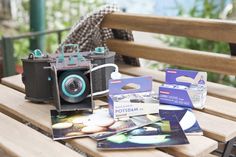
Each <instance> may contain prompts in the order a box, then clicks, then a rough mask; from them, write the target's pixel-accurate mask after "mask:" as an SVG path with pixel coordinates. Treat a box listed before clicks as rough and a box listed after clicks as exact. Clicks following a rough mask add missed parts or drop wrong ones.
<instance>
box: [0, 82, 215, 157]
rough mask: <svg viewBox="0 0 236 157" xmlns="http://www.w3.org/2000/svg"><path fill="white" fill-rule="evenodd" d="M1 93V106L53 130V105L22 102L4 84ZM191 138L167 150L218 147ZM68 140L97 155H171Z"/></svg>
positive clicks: (20, 96) (205, 151) (185, 151)
mask: <svg viewBox="0 0 236 157" xmlns="http://www.w3.org/2000/svg"><path fill="white" fill-rule="evenodd" d="M0 95H4V97H0V108H2V109H3V110H6V111H7V112H11V113H14V114H15V115H16V116H19V117H22V115H24V118H25V119H27V121H29V122H30V123H32V124H33V125H35V126H40V128H41V129H44V130H45V131H47V132H49V130H51V124H50V116H49V109H50V108H51V107H49V105H38V106H41V107H43V108H44V109H41V108H39V107H35V104H31V107H30V103H29V102H22V101H23V100H24V94H23V93H20V92H18V91H16V90H14V89H11V88H8V87H6V86H3V85H0ZM16 102H17V103H16ZM19 102H21V103H19ZM40 114H41V116H40ZM36 115H37V116H36ZM39 119H40V120H39ZM189 140H190V144H189V145H185V146H181V147H178V148H168V149H167V150H166V151H167V152H168V153H173V155H174V156H183V155H184V156H197V155H198V154H201V153H203V154H208V153H210V152H211V151H213V150H215V149H216V148H217V142H216V141H214V140H211V139H209V138H206V137H203V136H198V140H192V138H190V139H189ZM67 142H68V143H69V144H71V145H73V146H75V145H76V147H78V148H79V149H80V150H81V151H84V152H86V153H88V154H90V155H96V156H109V157H110V156H117V157H120V156H139V154H142V155H143V156H152V155H153V154H155V155H156V156H158V154H159V155H160V156H169V155H168V154H165V153H163V152H161V151H158V150H155V149H148V150H143V151H141V150H139V151H136V150H135V151H127V152H126V151H125V153H121V152H120V151H97V150H96V142H95V141H93V140H92V139H90V138H82V139H73V140H67ZM199 145H205V147H204V148H202V147H199ZM192 148H195V150H194V151H192ZM121 154H122V155H121Z"/></svg>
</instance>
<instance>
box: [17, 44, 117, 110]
mask: <svg viewBox="0 0 236 157" xmlns="http://www.w3.org/2000/svg"><path fill="white" fill-rule="evenodd" d="M65 47H76V52H71V53H64V48H65ZM61 51H62V52H61V53H60V54H53V55H48V54H44V53H42V52H41V51H40V50H35V51H34V52H33V53H31V54H29V56H28V58H26V59H22V62H23V74H22V81H23V83H24V84H25V93H26V97H25V98H26V99H28V100H31V101H33V102H48V101H53V104H54V106H55V107H56V108H57V110H58V111H71V110H89V111H92V110H93V108H94V103H93V96H94V95H100V94H103V93H106V92H107V89H108V80H109V79H110V76H111V73H112V72H113V71H114V69H115V66H110V64H111V63H114V56H115V52H110V51H108V50H106V49H104V48H103V47H98V48H96V49H95V51H89V52H79V49H78V45H74V44H67V45H64V46H63V47H62V50H61ZM115 70H116V69H115Z"/></svg>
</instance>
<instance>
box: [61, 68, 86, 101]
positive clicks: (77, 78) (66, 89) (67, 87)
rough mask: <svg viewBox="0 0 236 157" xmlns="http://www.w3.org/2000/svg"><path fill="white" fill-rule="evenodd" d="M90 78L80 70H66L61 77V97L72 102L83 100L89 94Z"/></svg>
mask: <svg viewBox="0 0 236 157" xmlns="http://www.w3.org/2000/svg"><path fill="white" fill-rule="evenodd" d="M88 86H89V83H88V79H87V77H86V76H84V75H83V73H81V72H80V71H75V72H71V71H70V72H65V73H63V74H62V75H61V76H60V77H59V90H60V91H59V92H60V96H61V98H63V99H64V100H65V101H67V102H70V103H77V102H80V101H82V100H83V99H84V98H86V96H87V95H88V93H89V91H88V89H89V88H88Z"/></svg>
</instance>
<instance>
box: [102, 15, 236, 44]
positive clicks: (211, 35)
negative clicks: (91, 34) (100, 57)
mask: <svg viewBox="0 0 236 157" xmlns="http://www.w3.org/2000/svg"><path fill="white" fill-rule="evenodd" d="M102 27H107V28H115V29H127V30H134V31H143V32H152V33H161V34H170V35H177V36H186V37H195V38H202V39H208V40H214V41H225V42H232V43H236V37H235V36H234V35H232V34H236V22H235V21H228V20H227V21H226V20H215V19H200V18H184V17H162V16H152V15H138V14H127V13H113V14H108V15H106V16H105V18H104V19H103V22H102Z"/></svg>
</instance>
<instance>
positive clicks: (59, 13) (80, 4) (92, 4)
mask: <svg viewBox="0 0 236 157" xmlns="http://www.w3.org/2000/svg"><path fill="white" fill-rule="evenodd" d="M45 2H46V17H45V18H46V30H55V29H63V28H67V27H72V26H73V25H74V24H75V23H76V22H77V21H78V20H79V18H80V17H81V16H82V15H85V14H86V13H88V12H90V11H92V10H94V9H96V8H97V7H98V6H101V5H102V4H103V0H67V1H65V0H51V1H50V0H49V1H47V0H45ZM29 7H30V6H29V0H22V7H21V9H20V13H19V17H17V22H18V24H19V27H18V28H17V32H18V34H22V33H25V32H29ZM65 37H66V33H62V39H64V38H65ZM28 40H29V39H20V40H16V41H15V42H14V49H15V54H14V56H15V57H16V60H17V64H20V63H21V61H20V59H21V58H22V57H23V56H26V55H27V54H28V53H29V41H28ZM57 47H58V40H57V35H56V34H52V35H46V37H45V49H46V51H47V52H49V53H52V52H54V51H55V50H56V48H57Z"/></svg>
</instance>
